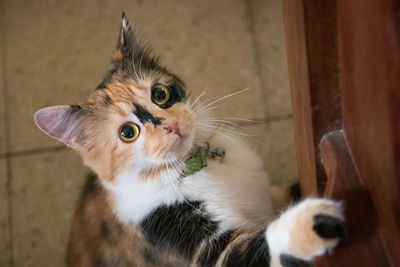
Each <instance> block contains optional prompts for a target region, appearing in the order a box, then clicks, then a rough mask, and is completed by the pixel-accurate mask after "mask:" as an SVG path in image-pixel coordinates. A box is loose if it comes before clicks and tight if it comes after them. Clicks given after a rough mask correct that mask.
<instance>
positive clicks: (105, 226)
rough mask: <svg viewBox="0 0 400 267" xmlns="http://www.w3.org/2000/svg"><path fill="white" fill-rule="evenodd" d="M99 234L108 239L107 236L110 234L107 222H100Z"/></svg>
mask: <svg viewBox="0 0 400 267" xmlns="http://www.w3.org/2000/svg"><path fill="white" fill-rule="evenodd" d="M101 235H102V236H103V237H104V238H105V239H108V237H109V236H110V229H109V228H108V224H107V222H102V223H101Z"/></svg>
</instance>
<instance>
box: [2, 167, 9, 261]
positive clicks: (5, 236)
mask: <svg viewBox="0 0 400 267" xmlns="http://www.w3.org/2000/svg"><path fill="white" fill-rule="evenodd" d="M8 222H9V221H8V194H7V166H6V160H5V159H0V240H1V242H0V266H9V259H10V242H9V241H10V240H9V224H8Z"/></svg>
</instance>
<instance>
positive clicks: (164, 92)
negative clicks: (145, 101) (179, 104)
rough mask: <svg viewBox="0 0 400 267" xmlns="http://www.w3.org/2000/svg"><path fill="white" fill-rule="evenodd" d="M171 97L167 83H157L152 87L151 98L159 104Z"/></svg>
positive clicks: (164, 102)
mask: <svg viewBox="0 0 400 267" xmlns="http://www.w3.org/2000/svg"><path fill="white" fill-rule="evenodd" d="M170 97H171V94H170V92H169V89H168V87H166V86H165V85H162V84H156V85H154V86H153V88H152V89H151V100H152V101H153V103H155V104H157V105H159V106H162V105H164V104H166V103H167V102H168V100H169V99H170Z"/></svg>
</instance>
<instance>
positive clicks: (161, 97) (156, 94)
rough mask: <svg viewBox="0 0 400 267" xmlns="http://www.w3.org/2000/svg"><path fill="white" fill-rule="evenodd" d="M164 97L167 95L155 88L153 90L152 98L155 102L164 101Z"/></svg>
mask: <svg viewBox="0 0 400 267" xmlns="http://www.w3.org/2000/svg"><path fill="white" fill-rule="evenodd" d="M166 97H167V93H166V92H165V91H164V90H162V89H159V88H156V89H155V90H154V98H155V99H156V100H164V99H165V98H166Z"/></svg>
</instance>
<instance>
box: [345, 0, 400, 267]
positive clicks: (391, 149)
mask: <svg viewBox="0 0 400 267" xmlns="http://www.w3.org/2000/svg"><path fill="white" fill-rule="evenodd" d="M338 13H339V14H340V16H339V17H340V19H339V39H340V56H341V64H340V67H341V70H342V77H341V80H342V102H343V127H344V132H345V134H346V138H347V140H348V143H349V146H350V147H351V151H352V155H353V157H354V162H355V164H356V166H357V168H358V171H359V173H360V177H361V179H362V183H363V184H364V186H365V188H366V189H367V190H368V192H369V194H370V195H371V198H372V200H373V203H374V205H375V207H376V211H377V220H378V223H379V226H380V227H379V229H380V231H381V234H382V237H383V239H384V240H385V243H386V246H387V249H388V252H389V254H390V257H391V258H392V259H393V264H394V265H395V266H400V172H399V168H400V157H399V153H400V147H399V142H400V131H399V127H400V112H399V111H400V1H388V0H386V1H372V0H362V1H361V0H360V1H348V0H340V1H338Z"/></svg>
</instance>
